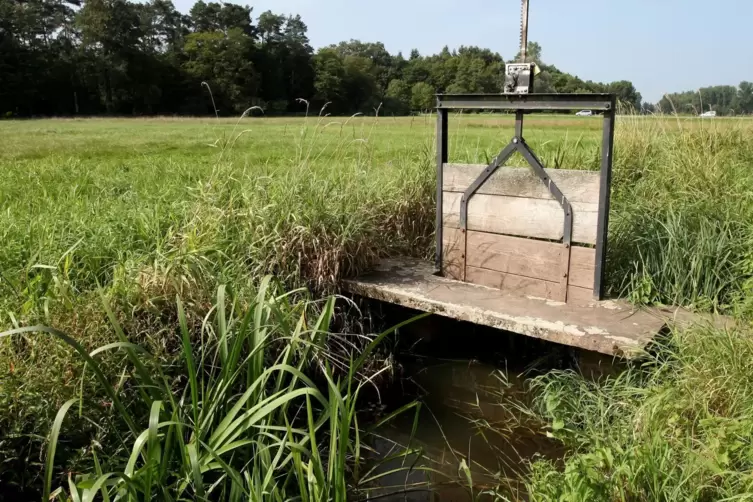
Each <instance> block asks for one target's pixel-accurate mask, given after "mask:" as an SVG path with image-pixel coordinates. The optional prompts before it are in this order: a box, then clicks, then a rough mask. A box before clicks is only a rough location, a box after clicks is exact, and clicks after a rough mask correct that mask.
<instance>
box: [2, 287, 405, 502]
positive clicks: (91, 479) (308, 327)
mask: <svg viewBox="0 0 753 502" xmlns="http://www.w3.org/2000/svg"><path fill="white" fill-rule="evenodd" d="M293 293H297V294H300V293H301V292H300V291H296V292H290V293H284V292H281V289H280V288H279V287H278V286H277V285H276V283H274V282H272V280H271V278H266V279H264V280H263V281H262V283H261V285H260V287H259V290H258V294H257V295H256V297H255V298H254V299H253V300H252V301H251V302H249V303H248V305H243V304H242V303H240V302H237V301H228V300H227V299H226V298H225V290H224V288H220V290H219V291H218V295H217V303H216V305H215V307H214V308H213V309H212V311H211V313H210V314H209V315H207V316H206V317H205V318H204V319H203V320H202V321H201V328H200V330H199V332H198V333H192V330H191V329H190V328H189V322H190V321H189V318H188V317H187V314H186V312H185V310H184V308H183V304H182V303H181V302H180V300H178V301H177V311H178V324H179V330H178V333H177V334H178V336H179V337H180V340H181V351H180V358H179V363H178V364H174V365H165V364H164V363H163V362H160V361H159V360H158V359H156V358H153V357H152V356H150V355H149V354H148V353H147V352H146V351H145V349H144V348H142V347H140V346H138V345H136V344H133V343H131V342H129V341H128V340H127V337H126V336H125V333H124V332H123V330H122V328H121V326H120V325H119V323H118V322H117V320H116V318H115V316H114V314H113V313H112V311H111V310H109V309H108V308H107V307H105V309H106V311H107V314H108V317H109V318H110V320H111V323H112V328H113V330H114V332H115V333H116V334H117V338H118V340H119V341H117V342H113V343H110V344H108V345H105V346H102V347H99V348H97V349H95V350H93V351H91V352H87V350H86V349H84V347H82V346H81V344H79V343H78V342H76V341H75V340H74V339H73V338H71V337H70V336H68V335H66V334H64V333H62V332H60V331H58V330H55V329H53V328H46V327H28V328H19V329H15V330H11V331H9V332H6V333H2V334H0V337H12V336H19V335H21V334H32V333H34V334H36V336H44V335H47V336H53V337H56V338H59V339H61V340H63V341H64V342H65V343H66V344H67V345H69V346H70V347H71V349H72V350H74V351H75V352H76V353H78V355H79V357H81V358H82V359H83V360H84V361H85V362H86V371H90V372H92V373H94V375H95V376H96V378H97V380H98V383H99V385H100V389H101V393H102V396H101V397H100V396H96V395H79V396H77V397H76V398H73V399H71V400H69V401H67V402H66V403H65V404H64V405H63V406H62V407H61V408H60V410H59V412H58V413H57V416H56V418H55V420H54V423H53V426H52V430H51V432H50V441H49V445H48V447H47V461H46V468H45V469H46V474H45V480H44V493H43V497H42V500H51V499H59V500H78V501H89V500H95V499H100V497H101V500H115V499H117V500H154V499H158V500H180V499H186V498H190V499H192V500H244V501H245V500H259V501H260V500H290V499H291V498H295V499H300V500H303V501H318V500H343V501H344V500H348V499H350V498H351V497H353V496H355V493H356V492H357V491H358V490H359V489H360V488H361V487H368V486H369V484H370V483H373V482H374V481H375V480H377V479H378V478H379V477H380V476H383V475H384V474H380V475H369V473H368V472H367V475H366V476H363V475H362V474H363V471H359V468H361V469H362V468H363V465H362V464H363V459H362V452H363V451H365V450H366V448H367V446H366V444H367V439H368V429H367V428H366V427H365V425H367V424H363V425H359V418H358V414H357V411H358V404H359V400H358V396H359V392H360V390H361V388H362V387H363V386H364V385H367V384H368V383H369V382H368V379H363V378H359V377H358V376H357V375H358V374H359V372H360V371H361V369H362V367H363V366H364V363H365V362H366V361H367V360H368V358H369V356H370V354H371V352H372V351H373V350H374V348H375V347H376V346H377V345H378V344H379V343H380V342H381V340H382V339H383V338H384V337H385V336H386V335H387V334H389V333H390V332H391V330H389V331H386V332H384V333H381V334H380V335H378V336H377V337H375V338H374V339H373V340H372V341H371V343H370V344H369V345H368V346H366V347H365V349H364V350H363V351H361V352H360V353H358V354H351V356H350V360H349V364H348V365H347V369H346V370H345V372H338V371H336V370H334V369H332V368H331V365H330V362H329V358H331V357H332V355H331V353H330V351H329V350H328V348H329V345H328V339H329V337H330V336H332V335H330V334H329V333H328V329H329V327H330V323H331V322H332V316H333V312H334V297H330V298H329V299H327V300H324V301H323V303H322V305H319V306H318V307H317V308H316V309H314V308H312V307H313V306H314V305H313V304H312V303H310V302H308V301H303V300H300V299H297V298H298V296H297V295H294V294H293ZM316 312H319V313H318V315H315V314H316ZM398 327H399V326H398ZM106 352H121V353H123V354H124V356H125V358H124V361H123V368H122V370H120V371H118V372H116V373H114V374H113V373H109V372H112V370H113V368H104V367H102V366H101V364H100V361H99V360H98V359H99V358H100V357H101V356H102V354H104V353H106ZM316 361H320V362H321V365H317V364H315V362H316ZM117 374H120V375H121V377H120V378H119V379H114V378H113V376H114V375H117ZM101 398H105V399H107V402H108V407H111V410H112V412H111V413H109V414H107V415H105V417H102V418H104V419H105V421H108V422H110V424H109V425H110V430H111V434H109V435H108V436H105V437H104V438H98V440H97V441H95V440H92V442H91V444H90V445H88V447H87V448H86V455H85V456H86V458H87V462H85V463H84V464H80V465H83V467H81V469H82V470H83V472H82V473H80V474H78V475H75V476H74V475H69V476H68V479H67V480H66V479H65V476H64V475H63V473H61V472H60V470H59V468H58V466H59V465H60V464H59V463H57V460H58V459H56V458H55V455H56V447H57V446H58V444H59V442H60V441H62V440H63V438H65V436H66V434H67V433H68V432H69V431H68V428H67V427H66V425H67V420H66V415H68V414H71V413H74V412H75V413H78V414H79V415H81V416H86V415H87V414H88V412H89V409H90V408H91V407H94V406H96V405H95V403H96V402H97V401H98V400H99V399H101ZM411 407H413V405H408V406H405V407H404V408H402V409H400V410H398V411H397V412H394V413H393V415H394V414H395V413H401V412H404V411H407V410H409V409H410V408H411ZM389 419H390V416H387V417H384V418H383V419H382V420H389ZM370 425H372V426H378V425H379V424H378V423H377V424H374V422H373V421H372V423H371V424H370ZM102 426H103V427H104V424H102ZM103 440H104V442H105V444H104V445H102V444H101V443H100V441H103Z"/></svg>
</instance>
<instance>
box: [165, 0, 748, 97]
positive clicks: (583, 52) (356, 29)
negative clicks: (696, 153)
mask: <svg viewBox="0 0 753 502" xmlns="http://www.w3.org/2000/svg"><path fill="white" fill-rule="evenodd" d="M174 1H175V3H176V7H177V8H178V9H179V10H181V11H187V10H188V9H190V6H191V5H192V4H193V0H174ZM235 1H236V3H240V4H244V5H245V4H248V5H251V6H252V7H253V8H254V15H255V16H258V15H259V14H260V13H261V12H263V11H265V10H272V11H274V12H275V13H279V14H290V13H297V14H300V15H301V16H302V17H303V20H304V22H305V23H306V24H307V25H308V27H309V38H310V39H311V43H312V45H313V46H314V47H315V48H318V47H321V46H323V45H328V44H330V43H336V42H339V41H341V40H348V39H351V38H355V39H360V40H362V41H381V42H384V44H385V46H386V47H387V49H388V50H389V51H390V52H392V53H396V52H398V51H403V53H404V54H405V55H406V56H407V55H408V53H409V52H410V50H411V49H412V48H417V49H419V51H421V53H422V54H430V53H436V52H438V51H440V50H441V49H442V47H443V46H445V45H447V46H449V47H450V48H451V49H452V48H454V47H458V46H460V45H478V46H482V47H488V48H490V49H492V50H494V51H496V52H499V53H500V54H501V55H502V57H504V58H505V59H509V58H511V57H513V56H514V55H515V53H516V52H517V50H518V47H517V46H518V31H519V29H518V26H519V18H520V2H519V0H248V1H242V0H241V1H237V0H235ZM530 1H531V11H530V27H529V40H532V41H536V42H539V43H540V44H541V46H542V48H543V60H544V61H545V62H547V63H549V64H554V65H556V66H557V67H559V68H560V69H562V70H564V71H567V72H570V73H574V74H576V75H578V76H579V77H581V78H583V79H587V80H597V81H612V80H622V79H626V80H631V81H633V83H634V84H635V85H636V87H637V88H638V90H639V91H640V92H641V93H642V94H643V97H644V99H646V100H649V101H657V100H659V99H660V98H661V96H662V94H663V93H665V92H673V91H681V90H691V89H698V88H699V87H704V86H708V85H717V84H731V85H737V84H739V83H740V81H742V80H753V24H752V23H753V0H723V1H713V0H705V1H701V0H530Z"/></svg>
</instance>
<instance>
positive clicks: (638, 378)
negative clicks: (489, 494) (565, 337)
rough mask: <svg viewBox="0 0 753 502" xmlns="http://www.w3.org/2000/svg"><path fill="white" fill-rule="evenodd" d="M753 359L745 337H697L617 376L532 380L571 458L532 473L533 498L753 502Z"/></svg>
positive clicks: (682, 336)
mask: <svg viewBox="0 0 753 502" xmlns="http://www.w3.org/2000/svg"><path fill="white" fill-rule="evenodd" d="M752 356H753V338H751V336H750V333H749V332H747V331H745V330H742V331H740V330H738V331H727V332H724V331H716V330H712V329H706V328H695V329H692V330H688V331H685V332H680V333H675V334H674V336H673V337H672V339H671V341H669V342H667V343H664V344H663V345H661V346H660V347H658V348H657V350H656V352H655V353H654V355H653V356H652V357H650V358H647V359H646V360H645V361H644V362H643V364H641V365H636V366H635V367H633V368H631V369H629V370H627V371H626V372H623V373H621V374H619V375H617V376H612V377H609V378H606V379H604V380H601V381H597V382H593V381H588V380H586V379H584V378H583V377H581V376H580V375H578V374H577V373H575V372H552V373H550V374H548V375H545V376H542V377H539V378H537V379H535V380H534V382H533V390H534V392H535V394H536V395H537V399H536V411H537V413H538V414H539V416H542V417H544V418H545V419H547V420H548V421H549V424H550V430H549V431H550V432H549V433H550V434H552V435H554V436H555V437H557V438H559V439H560V440H562V441H563V442H564V443H565V444H566V445H567V446H569V447H570V448H571V451H572V453H571V454H570V455H569V456H568V457H567V458H566V461H565V465H564V468H563V469H561V468H558V467H556V466H554V465H553V464H551V463H548V462H539V463H536V464H534V468H533V474H532V476H531V478H530V479H529V483H528V484H529V491H530V492H531V493H532V494H534V497H533V499H534V500H541V501H550V500H551V501H553V500H558V501H561V500H568V501H601V500H603V501H612V500H665V501H671V500H678V501H679V500H699V501H700V500H751V499H753V478H751V474H750V473H751V470H753V443H752V442H751V438H753V379H751V376H750V363H749V361H750V360H751V357H752Z"/></svg>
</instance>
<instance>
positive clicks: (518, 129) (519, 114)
mask: <svg viewBox="0 0 753 502" xmlns="http://www.w3.org/2000/svg"><path fill="white" fill-rule="evenodd" d="M515 137H516V138H518V139H520V140H522V139H523V110H516V111H515Z"/></svg>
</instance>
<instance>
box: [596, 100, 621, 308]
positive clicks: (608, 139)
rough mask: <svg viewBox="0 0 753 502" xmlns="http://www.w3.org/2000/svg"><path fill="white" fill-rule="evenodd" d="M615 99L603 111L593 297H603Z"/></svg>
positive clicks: (599, 298) (598, 298) (597, 298)
mask: <svg viewBox="0 0 753 502" xmlns="http://www.w3.org/2000/svg"><path fill="white" fill-rule="evenodd" d="M615 104H616V103H615V99H614V98H612V103H611V107H610V109H609V110H607V111H605V112H604V130H603V134H602V140H601V180H600V183H599V215H598V221H597V225H596V267H595V269H594V291H593V293H594V299H596V300H601V299H603V298H604V270H605V268H606V259H607V238H608V236H607V229H608V228H609V201H610V196H611V193H610V191H611V186H612V153H613V147H614V123H615Z"/></svg>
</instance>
